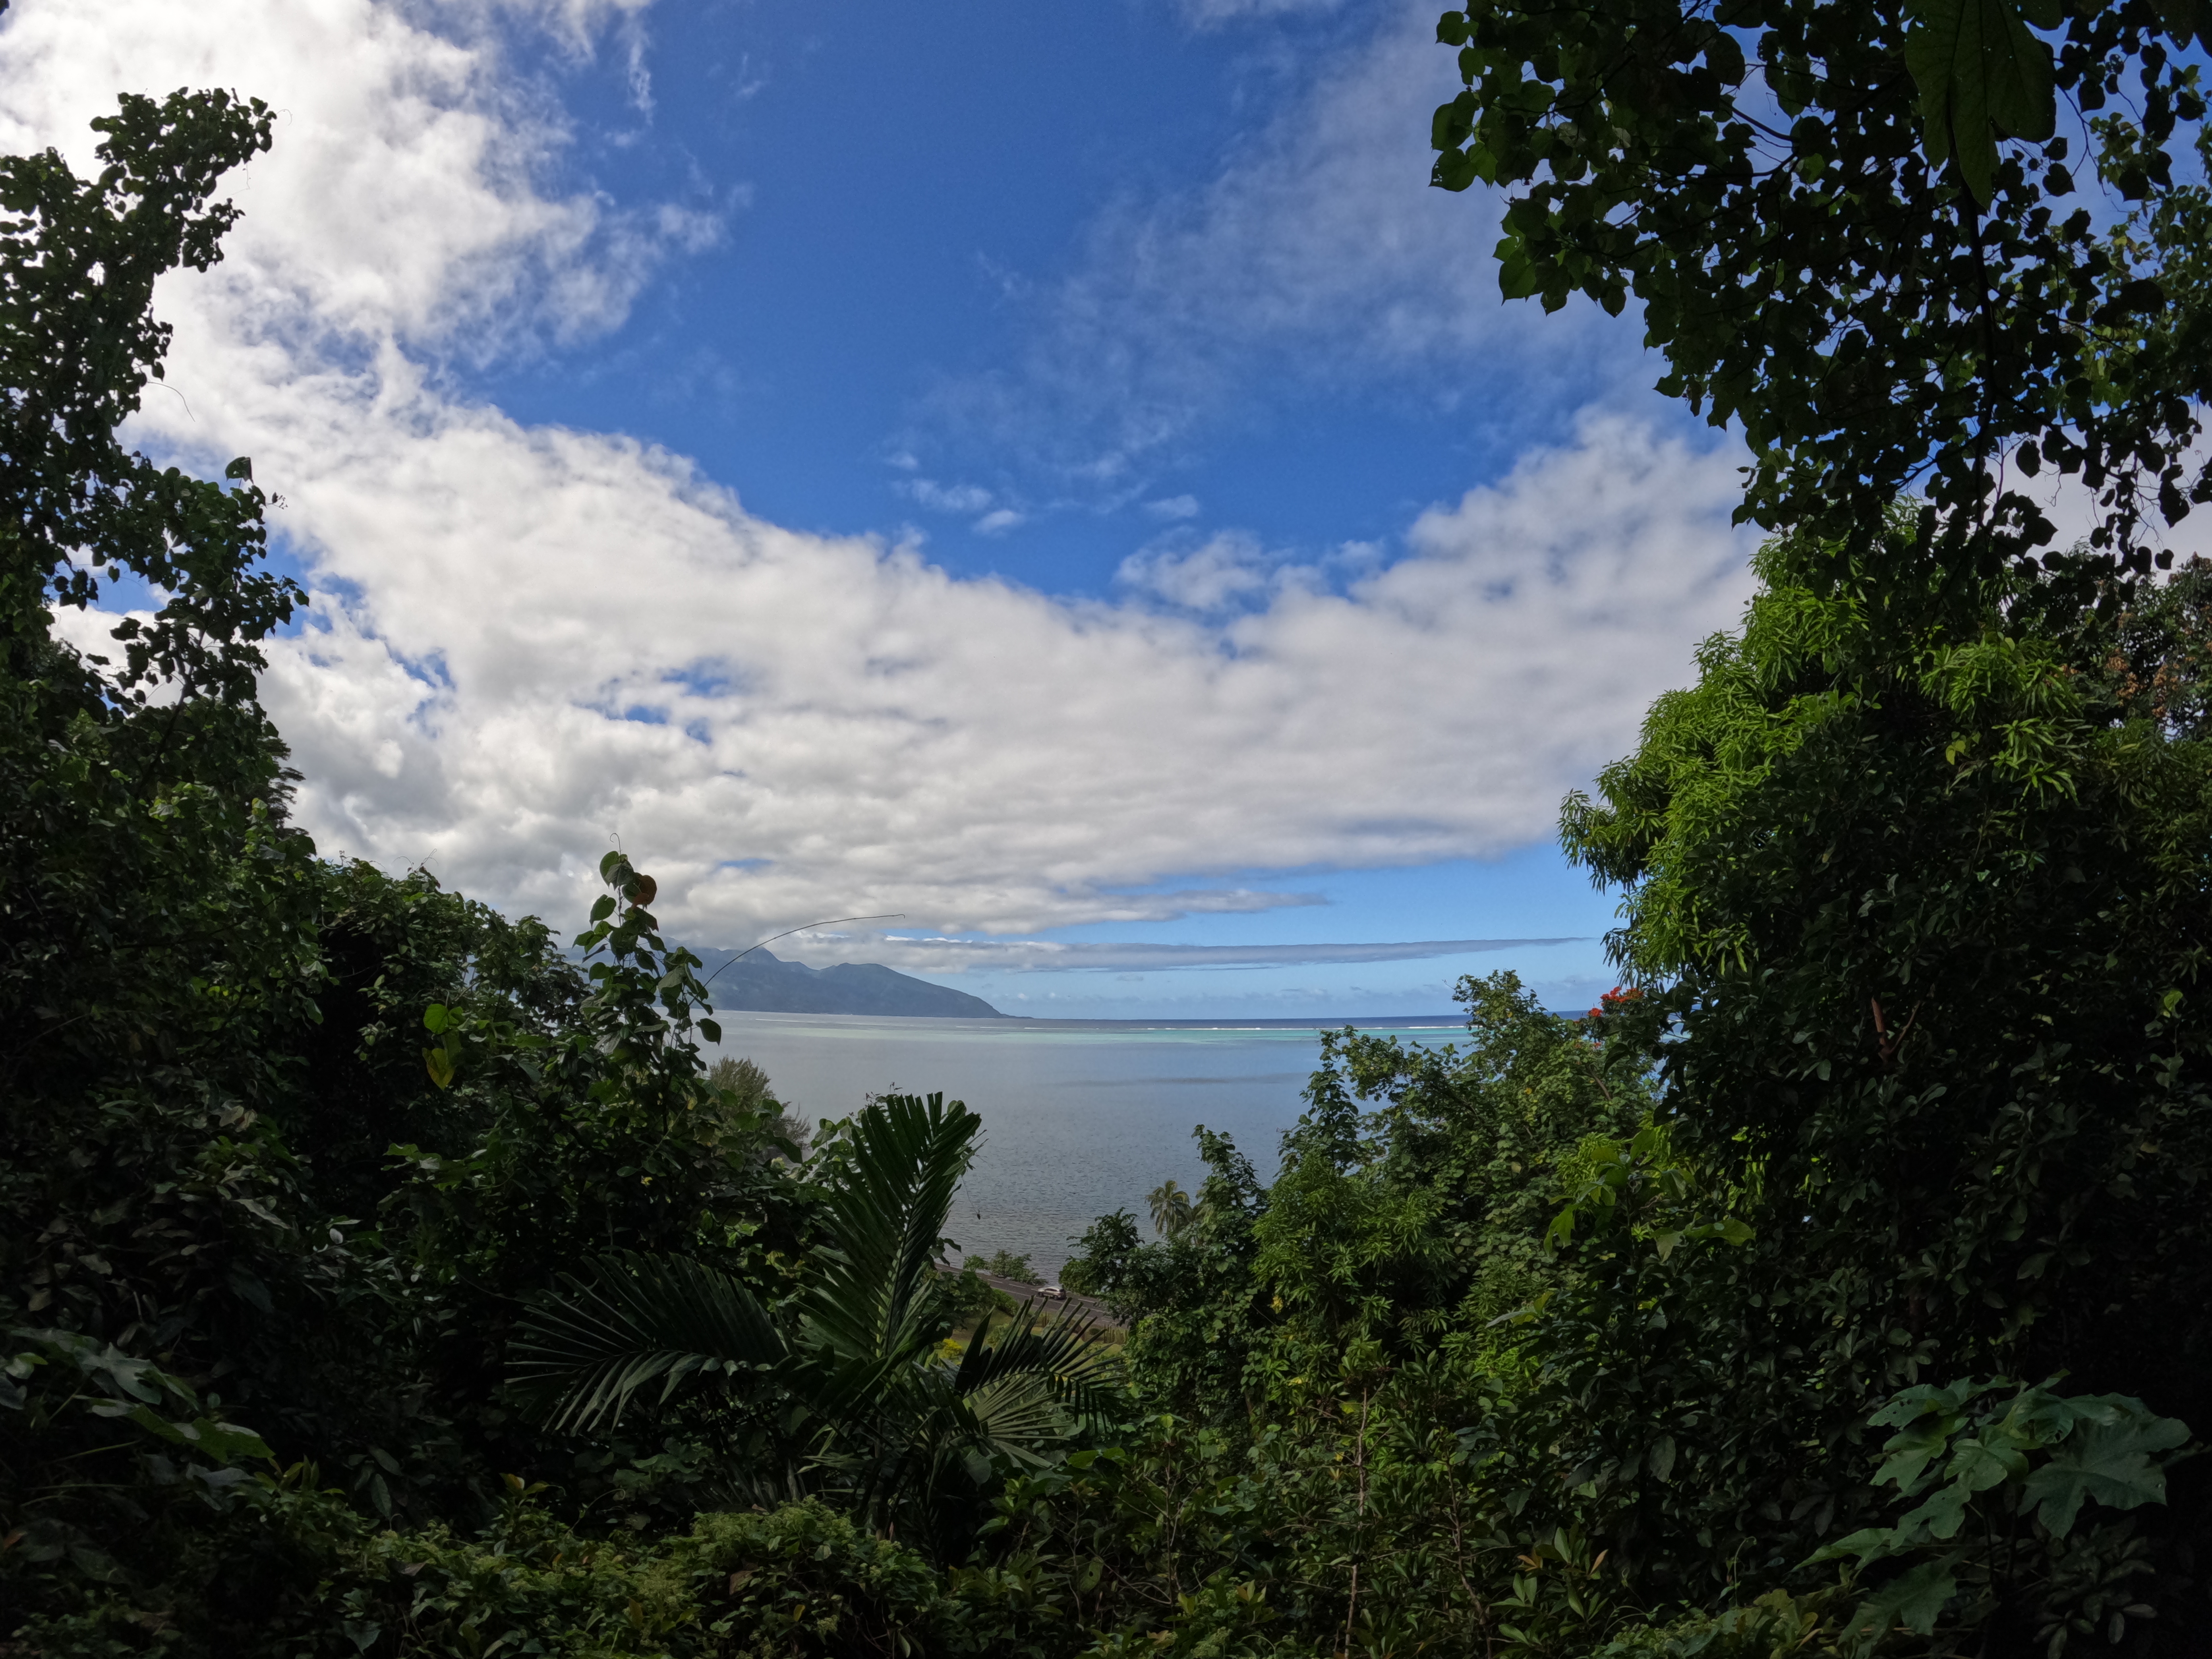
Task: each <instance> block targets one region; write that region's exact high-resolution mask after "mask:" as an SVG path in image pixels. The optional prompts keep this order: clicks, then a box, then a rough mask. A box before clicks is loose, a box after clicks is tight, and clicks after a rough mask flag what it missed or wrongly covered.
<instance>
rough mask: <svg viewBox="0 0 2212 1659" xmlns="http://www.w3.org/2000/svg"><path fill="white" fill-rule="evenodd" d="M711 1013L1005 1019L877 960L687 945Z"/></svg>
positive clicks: (972, 1000) (978, 1002)
mask: <svg viewBox="0 0 2212 1659" xmlns="http://www.w3.org/2000/svg"><path fill="white" fill-rule="evenodd" d="M692 949H693V951H694V953H695V954H696V956H697V957H699V959H700V961H701V962H702V963H703V964H704V965H703V966H702V968H701V969H700V973H699V976H700V977H701V978H702V979H708V980H711V981H712V983H711V984H710V986H709V987H708V1000H710V1001H712V1002H713V1003H714V1006H715V1007H716V1008H718V1009H722V1010H726V1011H728V1012H733V1013H748V1014H882V1015H888V1016H893V1017H897V1018H941V1019H1011V1018H1015V1016H1013V1015H1011V1014H1006V1013H1001V1012H1000V1011H999V1010H998V1009H996V1008H994V1007H993V1006H991V1005H990V1004H989V1003H987V1002H986V1001H984V1000H983V999H982V998H981V997H978V996H970V995H969V994H968V993H967V992H965V991H956V990H954V989H953V988H952V987H951V986H949V985H936V984H933V983H931V982H930V981H928V980H926V979H916V978H915V977H914V976H913V975H911V974H902V973H900V972H899V971H898V970H897V969H895V968H886V967H884V965H883V963H879V962H840V963H833V964H832V965H831V966H829V967H827V968H810V967H808V966H807V965H806V964H805V963H803V962H786V961H785V960H784V959H783V958H782V957H779V956H776V955H775V954H773V953H772V952H770V951H763V950H758V949H756V950H753V951H749V952H747V951H715V950H702V949H700V948H699V947H698V946H696V945H695V946H693V947H692Z"/></svg>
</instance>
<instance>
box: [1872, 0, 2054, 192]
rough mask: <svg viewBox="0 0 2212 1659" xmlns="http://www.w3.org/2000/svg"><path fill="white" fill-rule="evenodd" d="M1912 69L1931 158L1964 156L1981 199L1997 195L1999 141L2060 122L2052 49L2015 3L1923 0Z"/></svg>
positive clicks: (1910, 41)
mask: <svg viewBox="0 0 2212 1659" xmlns="http://www.w3.org/2000/svg"><path fill="white" fill-rule="evenodd" d="M1911 17H1912V24H1911V30H1910V31H1909V33H1907V34H1906V36H1905V66H1906V68H1907V69H1909V70H1911V74H1912V82H1913V85H1914V87H1915V88H1917V91H1918V92H1919V94H1920V118H1921V123H1922V128H1923V133H1924V135H1925V143H1926V148H1927V151H1928V159H1929V161H1933V162H1934V163H1936V165H1937V166H1938V167H1941V166H1942V164H1943V162H1944V161H1947V160H1949V159H1951V158H1952V157H1953V156H1954V155H1955V156H1956V158H1957V161H1958V163H1959V173H1960V176H1961V177H1962V178H1964V179H1966V187H1967V188H1968V189H1969V190H1971V191H1973V193H1974V199H1975V200H1976V201H1978V202H1979V203H1981V204H1983V205H1984V206H1986V205H1988V204H1989V202H1990V199H1991V197H1992V196H1993V195H1994V193H1995V189H1994V183H1993V180H1994V176H1995V174H1996V165H1997V140H1998V139H1999V138H2001V137H2002V138H2026V139H2030V140H2033V141H2037V142H2040V141H2041V140H2043V139H2045V138H2048V137H2051V133H2052V131H2054V130H2055V128H2056V125H2057V93H2056V90H2055V87H2054V82H2053V80H2052V72H2051V48H2050V47H2049V46H2045V44H2044V43H2043V42H2042V41H2040V40H2037V39H2036V38H2035V36H2034V35H2033V34H2032V33H2029V31H2028V27H2027V22H2026V21H2025V20H2024V19H2023V18H2022V17H2021V13H2020V9H2019V8H2018V6H2016V5H2015V3H2013V0H1917V3H1916V4H1914V5H1913V7H1912V8H1911Z"/></svg>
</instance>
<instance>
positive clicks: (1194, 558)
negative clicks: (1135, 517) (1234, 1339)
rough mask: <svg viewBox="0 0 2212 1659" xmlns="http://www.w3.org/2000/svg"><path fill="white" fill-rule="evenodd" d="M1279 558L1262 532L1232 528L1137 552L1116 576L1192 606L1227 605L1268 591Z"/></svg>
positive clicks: (1219, 607)
mask: <svg viewBox="0 0 2212 1659" xmlns="http://www.w3.org/2000/svg"><path fill="white" fill-rule="evenodd" d="M1272 564H1273V562H1272V561H1270V560H1269V559H1268V557H1267V551H1266V550H1265V549H1263V548H1262V547H1261V545H1260V543H1259V540H1258V538H1255V537H1253V536H1250V535H1247V534H1246V533H1245V532H1243V531H1237V530H1227V531H1224V532H1222V533H1221V534H1219V535H1218V536H1215V537H1213V538H1212V539H1211V540H1209V541H1206V542H1205V543H1203V544H1200V546H1197V547H1193V548H1148V549H1146V550H1144V551H1143V552H1139V553H1132V554H1131V555H1130V556H1128V557H1127V558H1126V559H1124V560H1122V561H1121V568H1120V569H1119V570H1117V571H1115V573H1114V579H1115V580H1116V581H1117V582H1120V583H1121V585H1122V586H1126V587H1129V588H1133V589H1134V590H1136V591H1137V592H1139V593H1147V594H1152V595H1154V596H1156V597H1158V598H1159V599H1164V600H1166V601H1167V602H1168V603H1169V604H1170V605H1177V606H1180V607H1181V608H1182V609H1183V610H1186V611H1221V610H1225V609H1227V608H1228V607H1229V606H1231V605H1235V604H1237V603H1239V602H1241V601H1244V600H1248V599H1253V598H1255V597H1256V596H1257V595H1259V594H1261V593H1262V592H1265V591H1266V590H1267V587H1268V586H1269V584H1270V580H1271V574H1272V570H1271V567H1272Z"/></svg>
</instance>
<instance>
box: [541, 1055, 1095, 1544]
mask: <svg viewBox="0 0 2212 1659" xmlns="http://www.w3.org/2000/svg"><path fill="white" fill-rule="evenodd" d="M981 1127H982V1126H981V1119H979V1118H977V1117H976V1115H975V1114H974V1113H973V1112H971V1111H969V1109H967V1107H966V1106H964V1105H963V1104H962V1103H960V1102H958V1101H954V1102H952V1103H951V1104H950V1105H949V1106H948V1105H946V1104H945V1100H944V1097H943V1096H941V1095H932V1096H930V1097H929V1098H928V1099H927V1101H924V1100H922V1099H920V1098H918V1097H915V1096H912V1095H890V1096H885V1097H883V1098H881V1099H879V1100H877V1101H875V1102H873V1103H871V1104H870V1105H869V1106H868V1107H867V1108H866V1109H865V1110H864V1111H862V1112H860V1114H859V1115H856V1116H854V1118H852V1119H850V1120H848V1121H847V1122H845V1123H842V1124H838V1125H834V1126H831V1127H830V1128H829V1130H828V1131H827V1132H826V1133H825V1134H824V1136H823V1144H822V1146H820V1148H819V1149H818V1150H817V1152H816V1154H815V1156H814V1158H813V1159H812V1160H811V1163H810V1164H809V1166H808V1168H809V1173H810V1174H811V1176H813V1177H814V1178H815V1179H817V1181H819V1182H821V1183H822V1185H823V1188H824V1189H825V1191H826V1194H827V1199H826V1203H825V1211H826V1214H825V1227H824V1231H825V1233H826V1235H827V1240H828V1242H827V1243H825V1244H823V1246H822V1247H821V1248H819V1249H817V1250H816V1251H815V1252H814V1254H813V1257H812V1261H811V1271H810V1273H808V1275H807V1277H806V1279H805V1282H804V1284H803V1285H802V1287H801V1289H800V1290H799V1293H798V1295H797V1296H796V1297H793V1298H792V1300H791V1302H790V1303H789V1304H787V1306H786V1307H785V1308H783V1309H782V1310H780V1311H781V1313H782V1314H783V1316H784V1318H783V1321H782V1322H779V1320H778V1318H777V1317H775V1316H772V1315H771V1313H770V1312H769V1310H767V1309H765V1308H763V1306H762V1305H761V1304H760V1302H759V1300H758V1298H757V1297H755V1296H754V1295H753V1293H752V1292H751V1291H750V1290H748V1289H747V1288H746V1287H745V1286H744V1285H742V1284H740V1283H739V1282H738V1280H736V1279H732V1278H731V1277H730V1276H729V1275H728V1274H726V1273H720V1272H718V1271H717V1270H715V1269H714V1268H711V1267H705V1266H703V1265H702V1264H701V1263H699V1262H696V1261H691V1260H690V1259H689V1258H687V1257H683V1256H645V1255H609V1256H604V1257H600V1258H599V1259H597V1260H595V1261H590V1262H587V1263H586V1264H585V1266H584V1267H583V1269H582V1271H580V1272H579V1273H572V1274H566V1275H563V1278H562V1285H561V1288H560V1289H559V1290H557V1291H554V1292H552V1293H550V1294H547V1295H544V1296H542V1297H538V1298H537V1299H536V1300H534V1301H533V1302H532V1304H531V1305H530V1307H529V1309H528V1310H527V1312H526V1315H525V1316H524V1318H523V1320H522V1322H521V1324H520V1330H519V1334H518V1336H517V1338H516V1340H515V1343H514V1346H513V1351H512V1356H511V1360H512V1363H511V1367H510V1370H509V1380H510V1382H511V1383H513V1385H514V1386H515V1388H516V1389H517V1390H518V1392H519V1393H520V1394H521V1395H523V1396H524V1398H525V1399H526V1401H530V1402H531V1403H532V1407H533V1414H534V1415H537V1416H538V1417H539V1418H540V1419H542V1420H544V1422H545V1423H546V1424H547V1425H549V1426H550V1427H552V1428H554V1429H556V1430H560V1431H569V1432H574V1433H592V1432H594V1431H599V1430H603V1429H606V1428H611V1427H612V1426H613V1425H615V1424H616V1423H617V1422H618V1421H619V1420H620V1419H621V1418H622V1415H623V1412H624V1411H625V1410H626V1409H627V1408H628V1407H629V1406H630V1405H631V1403H632V1402H633V1401H634V1400H635V1398H636V1396H637V1395H639V1394H640V1393H641V1391H642V1390H645V1389H647V1388H649V1387H650V1386H651V1385H653V1384H654V1383H658V1384H659V1398H658V1401H655V1402H654V1403H659V1402H663V1401H667V1400H668V1399H669V1398H670V1397H671V1395H674V1394H675V1393H676V1392H677V1391H678V1389H684V1388H686V1387H688V1386H699V1387H713V1388H715V1389H720V1390H722V1391H724V1392H725V1394H726V1395H729V1396H731V1397H732V1399H733V1401H735V1402H736V1403H739V1404H744V1403H747V1402H755V1403H757V1402H758V1401H760V1399H761V1398H762V1396H763V1395H764V1394H771V1393H772V1394H775V1395H781V1399H782V1401H785V1402H787V1403H788V1407H789V1409H788V1410H786V1411H783V1412H781V1413H779V1414H778V1418H777V1421H778V1423H779V1425H780V1431H779V1433H778V1435H777V1436H776V1444H775V1447H774V1448H773V1449H772V1450H771V1453H770V1458H771V1462H774V1463H775V1464H776V1465H777V1467H775V1468H770V1469H766V1470H754V1471H751V1472H750V1475H751V1484H752V1485H753V1486H754V1488H755V1490H757V1491H759V1490H760V1489H761V1488H762V1487H763V1486H766V1487H769V1488H771V1489H774V1490H775V1491H776V1492H777V1493H778V1495H797V1494H798V1493H800V1492H826V1493H832V1494H842V1495H843V1496H844V1497H845V1498H848V1499H849V1501H851V1502H852V1503H854V1504H855V1505H856V1506H857V1507H858V1508H859V1509H860V1510H861V1512H862V1514H863V1515H864V1516H866V1518H867V1519H868V1520H870V1521H871V1522H874V1523H876V1524H878V1525H882V1526H884V1527H886V1528H892V1529H896V1528H900V1527H902V1526H903V1528H904V1529H905V1532H906V1535H907V1536H908V1537H909V1538H915V1537H917V1536H919V1538H920V1539H921V1541H927V1542H935V1543H937V1544H939V1546H940V1547H950V1546H951V1545H952V1544H954V1543H956V1542H957V1541H958V1540H959V1538H960V1537H961V1536H962V1535H963V1534H964V1533H965V1532H966V1531H967V1530H968V1526H969V1522H970V1521H971V1519H972V1516H973V1515H974V1512H975V1508H976V1504H975V1498H977V1497H978V1496H979V1495H980V1489H981V1487H983V1486H987V1484H988V1483H989V1482H990V1481H991V1480H993V1479H994V1473H995V1470H996V1468H997V1467H998V1466H999V1465H1000V1463H1001V1462H1006V1461H1011V1462H1016V1463H1021V1464H1027V1465H1030V1466H1036V1465H1040V1464H1042V1463H1043V1462H1045V1461H1047V1459H1048V1457H1049V1456H1050V1455H1051V1453H1052V1451H1053V1449H1054V1446H1055V1445H1056V1444H1057V1443H1059V1442H1060V1441H1061V1440H1063V1439H1064V1438H1065V1437H1066V1434H1067V1432H1068V1430H1069V1429H1070V1427H1071V1426H1072V1425H1071V1413H1073V1414H1075V1415H1078V1416H1080V1415H1085V1414H1088V1413H1092V1412H1094V1411H1095V1410H1096V1409H1097V1407H1098V1405H1099V1404H1100V1403H1101V1400H1102V1390H1103V1383H1104V1382H1105V1378H1106V1374H1107V1370H1108V1368H1109V1365H1110V1364H1111V1359H1110V1357H1109V1355H1108V1354H1107V1353H1106V1352H1104V1351H1103V1350H1101V1349H1097V1348H1095V1347H1092V1346H1090V1345H1089V1344H1088V1343H1087V1341H1086V1338H1087V1336H1088V1334H1089V1332H1088V1327H1087V1325H1085V1324H1084V1323H1082V1322H1061V1323H1059V1324H1054V1325H1051V1326H1047V1327H1042V1328H1041V1327H1040V1325H1039V1323H1038V1315H1037V1313H1036V1311H1035V1310H1030V1311H1029V1312H1027V1313H1025V1314H1024V1315H1021V1316H1017V1317H1016V1318H1014V1319H1013V1320H1012V1321H1011V1322H1009V1323H1008V1324H1007V1325H1006V1327H1005V1328H1004V1329H1003V1331H1002V1332H1000V1334H998V1338H997V1340H996V1341H995V1342H994V1341H993V1340H990V1339H991V1336H992V1334H993V1333H992V1331H991V1321H990V1319H989V1318H988V1317H986V1319H985V1321H984V1322H983V1324H982V1326H981V1328H978V1329H977V1331H976V1333H975V1336H974V1338H973V1339H972V1340H970V1341H969V1344H968V1346H967V1347H966V1348H965V1350H963V1352H961V1353H960V1354H959V1356H958V1358H957V1359H956V1358H949V1357H947V1356H946V1355H945V1352H943V1350H944V1345H945V1336H946V1334H947V1333H948V1332H949V1330H950V1328H951V1321H950V1319H949V1318H947V1317H946V1316H945V1308H944V1304H943V1299H942V1296H941V1293H940V1291H939V1288H938V1277H937V1273H936V1270H935V1267H934V1265H933V1264H934V1262H935V1260H936V1257H937V1255H938V1252H939V1246H940V1244H941V1243H943V1240H942V1238H941V1237H940V1236H941V1235H942V1234H943V1232H944V1231H945V1216H946V1213H947V1212H948V1211H949V1210H950V1209H951V1203H952V1195H953V1192H954V1189H955V1188H957V1187H958V1186H959V1184H960V1180H961V1177H962V1176H964V1175H965V1174H966V1173H967V1171H968V1167H969V1164H970V1163H972V1162H973V1161H974V1158H975V1137H976V1133H977V1131H978V1130H979V1129H980V1128H981ZM763 1477H765V1479H763ZM762 1495H763V1496H765V1495H767V1493H766V1492H763V1493H762Z"/></svg>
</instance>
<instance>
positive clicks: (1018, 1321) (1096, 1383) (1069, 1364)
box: [952, 1304, 1120, 1417]
mask: <svg viewBox="0 0 2212 1659" xmlns="http://www.w3.org/2000/svg"><path fill="white" fill-rule="evenodd" d="M1039 1320H1040V1313H1039V1310H1038V1309H1037V1307H1036V1304H1030V1306H1029V1307H1027V1308H1025V1309H1024V1310H1022V1311H1021V1312H1020V1313H1019V1314H1017V1315H1016V1316H1014V1317H1013V1318H1012V1320H1011V1321H1010V1322H1008V1324H1007V1327H1006V1333H1005V1334H1004V1335H1002V1336H1000V1339H999V1340H998V1341H997V1342H995V1343H990V1344H987V1336H988V1334H989V1322H988V1321H986V1322H985V1323H984V1326H983V1327H982V1328H979V1329H978V1330H977V1331H976V1333H975V1337H974V1339H973V1340H970V1341H969V1344H968V1351H967V1352H965V1353H964V1354H963V1355H962V1356H961V1358H960V1367H959V1369H958V1370H957V1371H955V1372H954V1373H953V1377H952V1388H953V1391H954V1392H955V1393H956V1394H957V1395H961V1396H962V1397H963V1399H973V1398H980V1397H981V1396H982V1395H984V1394H986V1393H987V1392H989V1391H992V1390H997V1389H1002V1387H1003V1385H1005V1384H1006V1383H1008V1382H1010V1381H1011V1380H1012V1379H1015V1378H1021V1377H1026V1378H1032V1379H1036V1380H1037V1381H1039V1382H1040V1383H1042V1385H1043V1386H1044V1387H1045V1388H1046V1389H1047V1391H1048V1394H1049V1395H1050V1397H1051V1399H1052V1400H1054V1401H1055V1402H1057V1403H1058V1404H1060V1405H1062V1406H1064V1407H1066V1408H1067V1409H1068V1410H1069V1411H1071V1412H1073V1413H1075V1414H1076V1415H1078V1416H1082V1417H1091V1416H1095V1415H1097V1413H1099V1412H1101V1411H1103V1409H1104V1408H1105V1406H1106V1403H1107V1396H1108V1392H1109V1383H1110V1382H1111V1380H1112V1378H1113V1376H1114V1375H1115V1371H1116V1370H1119V1368H1120V1367H1119V1362H1118V1361H1117V1359H1116V1358H1115V1356H1114V1354H1113V1353H1111V1352H1109V1351H1108V1350H1106V1349H1104V1348H1102V1347H1100V1346H1098V1345H1097V1344H1096V1343H1094V1342H1092V1341H1091V1340H1090V1338H1091V1330H1092V1326H1091V1322H1090V1321H1089V1320H1087V1319H1063V1320H1059V1321H1056V1322H1054V1323H1052V1324H1050V1325H1043V1324H1041V1323H1040V1322H1039Z"/></svg>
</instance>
